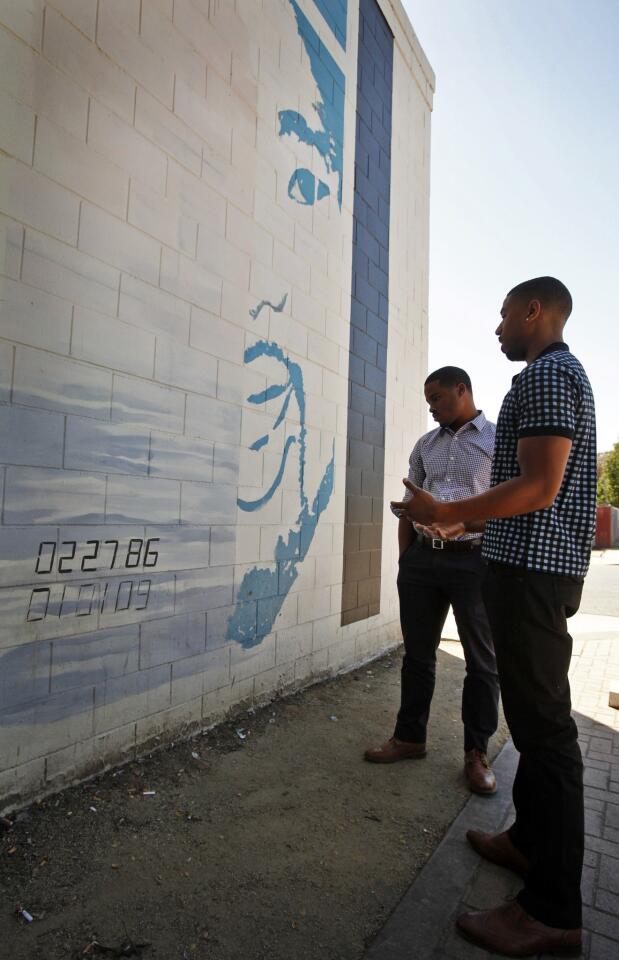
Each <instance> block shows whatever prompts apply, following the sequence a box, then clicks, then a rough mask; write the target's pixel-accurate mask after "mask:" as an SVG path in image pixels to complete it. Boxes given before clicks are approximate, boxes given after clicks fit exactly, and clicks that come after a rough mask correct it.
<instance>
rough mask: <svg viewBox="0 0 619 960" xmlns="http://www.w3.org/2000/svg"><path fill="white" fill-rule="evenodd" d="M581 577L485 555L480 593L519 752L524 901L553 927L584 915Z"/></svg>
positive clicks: (517, 802) (516, 835)
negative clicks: (572, 677) (578, 670)
mask: <svg viewBox="0 0 619 960" xmlns="http://www.w3.org/2000/svg"><path fill="white" fill-rule="evenodd" d="M582 587H583V584H582V579H580V578H577V577H563V576H555V575H554V574H549V573H535V572H533V571H530V570H523V569H521V568H518V567H509V566H503V565H501V564H490V565H489V568H488V573H487V577H486V580H485V582H484V588H483V590H484V599H485V602H486V607H487V610H488V617H489V620H490V625H491V627H492V634H493V637H494V645H495V649H496V655H497V663H498V667H499V677H500V679H501V694H502V697H503V710H504V711H505V719H506V720H507V723H508V726H509V729H510V733H511V735H512V738H513V741H514V744H515V746H516V749H517V750H519V751H520V761H519V763H518V770H517V772H516V777H515V780H514V787H513V796H514V806H515V808H516V822H515V823H514V825H513V826H512V827H511V828H510V831H509V832H510V837H511V840H512V842H513V844H514V846H515V847H517V849H518V850H520V851H521V852H522V853H523V854H524V855H525V856H526V857H528V858H529V861H530V867H529V871H528V874H527V879H526V883H525V886H524V889H523V890H521V892H520V893H519V895H518V900H519V901H520V903H521V904H522V906H523V908H524V909H525V910H526V911H527V913H529V914H530V915H531V916H533V917H535V918H536V920H540V921H541V922H542V923H545V924H547V925H548V926H551V927H560V928H568V929H569V928H574V927H580V926H581V924H582V905H581V896H580V879H581V873H582V862H583V854H584V800H583V764H582V757H581V753H580V747H579V745H578V731H577V729H576V724H575V722H574V719H573V717H572V715H571V699H570V685H569V682H568V676H567V673H568V670H569V666H570V658H571V654H572V638H571V636H570V634H569V633H568V630H567V617H570V616H572V614H574V613H576V611H577V609H578V606H579V604H580V597H581V593H582Z"/></svg>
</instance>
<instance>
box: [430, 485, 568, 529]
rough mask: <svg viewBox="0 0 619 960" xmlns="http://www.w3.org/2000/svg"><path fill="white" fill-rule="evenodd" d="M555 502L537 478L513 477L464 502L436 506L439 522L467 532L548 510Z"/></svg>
mask: <svg viewBox="0 0 619 960" xmlns="http://www.w3.org/2000/svg"><path fill="white" fill-rule="evenodd" d="M553 500H554V495H551V493H550V491H549V489H548V485H547V484H546V483H544V482H543V481H540V480H538V479H537V478H535V479H533V478H531V479H529V478H527V477H513V479H511V480H506V481H505V482H504V483H499V484H497V486H496V487H491V488H490V490H487V491H486V492H485V493H480V494H478V496H476V497H469V498H468V499H467V500H452V501H450V502H449V503H444V502H441V503H440V504H439V506H438V513H439V517H438V521H439V522H443V523H457V522H458V521H461V522H462V523H464V524H465V525H466V528H467V530H471V531H474V530H475V529H476V526H477V524H482V523H483V522H484V521H485V520H492V519H497V518H500V517H514V516H518V515H519V514H523V513H531V512H532V511H533V510H541V509H543V508H544V507H549V506H550V505H551V504H552V502H553Z"/></svg>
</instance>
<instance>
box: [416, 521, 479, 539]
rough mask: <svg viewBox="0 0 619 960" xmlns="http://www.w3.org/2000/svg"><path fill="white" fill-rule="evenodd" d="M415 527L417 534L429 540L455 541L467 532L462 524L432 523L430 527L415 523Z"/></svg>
mask: <svg viewBox="0 0 619 960" xmlns="http://www.w3.org/2000/svg"><path fill="white" fill-rule="evenodd" d="M415 526H416V529H417V531H418V532H419V533H422V534H423V535H424V537H428V538H429V539H430V540H456V539H457V538H458V537H461V536H462V535H463V534H465V533H466V532H467V530H466V527H465V526H464V524H463V523H433V524H432V525H431V526H425V525H424V524H423V523H417V524H415Z"/></svg>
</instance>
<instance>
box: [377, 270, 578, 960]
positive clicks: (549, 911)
mask: <svg viewBox="0 0 619 960" xmlns="http://www.w3.org/2000/svg"><path fill="white" fill-rule="evenodd" d="M571 309H572V298H571V296H570V293H569V291H568V290H567V288H566V287H565V286H564V285H563V284H562V283H561V282H560V281H559V280H555V279H554V278H553V277H539V278H537V279H535V280H529V281H526V282H525V283H521V284H519V285H518V286H517V287H514V288H513V290H511V291H510V292H509V293H508V295H507V297H506V299H505V301H504V303H503V307H502V309H501V317H502V320H501V323H500V324H499V327H498V328H497V331H496V332H497V335H498V337H499V341H500V343H501V349H502V351H503V353H505V354H506V356H507V357H508V359H509V360H525V361H526V364H527V366H526V367H525V369H524V370H523V371H522V372H521V373H520V374H519V375H518V376H517V377H515V378H514V380H513V383H512V388H511V390H510V391H509V393H508V394H507V396H506V397H505V400H504V402H503V406H502V408H501V412H500V415H499V420H498V423H497V433H496V447H495V455H494V460H493V467H492V485H491V488H490V490H489V491H488V492H487V493H483V494H480V495H479V496H476V497H472V498H470V499H467V500H461V501H459V502H458V503H449V504H447V503H441V502H440V501H436V500H434V499H433V497H431V496H430V495H429V494H428V493H427V492H426V491H424V490H421V489H420V488H419V487H415V486H414V485H413V484H410V483H409V482H408V481H405V483H406V485H407V487H408V488H409V491H410V492H411V493H412V497H411V498H410V499H409V500H408V501H407V502H400V503H398V504H395V507H396V508H401V509H404V510H405V512H406V515H407V516H408V517H409V518H410V519H412V520H416V521H419V522H422V523H435V524H436V523H439V524H441V523H448V524H449V523H453V522H455V521H457V520H460V521H462V522H463V523H464V524H465V526H466V529H468V530H476V529H480V528H481V526H482V525H483V522H484V521H488V522H487V524H486V533H485V535H484V548H483V553H484V555H485V557H486V559H487V561H488V573H487V576H486V579H485V581H484V600H485V604H486V609H487V611H488V617H489V620H490V624H491V627H492V635H493V638H494V645H495V650H496V654H497V663H498V668H499V677H500V680H501V693H502V697H503V706H504V710H505V716H506V719H507V722H508V724H509V728H510V731H511V734H512V737H513V740H514V743H515V745H516V747H517V749H518V750H519V751H520V761H519V765H518V770H517V773H516V777H515V780H514V787H513V798H514V806H515V809H516V819H515V822H514V824H513V825H512V826H511V827H510V829H509V830H507V831H505V832H504V833H500V834H497V835H496V836H492V835H491V834H486V833H482V832H481V831H477V830H470V831H469V833H468V834H467V837H468V840H469V842H470V843H471V845H472V846H473V847H474V848H475V850H476V851H477V852H478V853H479V854H480V855H481V856H483V857H485V858H486V859H488V860H491V861H493V862H494V863H499V864H501V865H502V866H506V867H508V868H510V869H512V870H514V871H516V872H517V873H520V874H521V875H522V876H523V877H524V879H525V883H524V888H523V889H522V890H521V891H520V893H519V894H518V897H517V898H516V899H515V900H513V901H511V902H510V903H507V904H504V905H502V906H500V907H496V908H494V909H492V910H485V911H481V912H479V913H467V914H463V915H462V916H461V917H459V918H458V928H459V930H460V932H461V933H462V934H463V935H464V936H466V937H467V938H468V939H472V940H474V941H475V942H476V943H480V944H482V945H483V946H484V947H485V948H486V949H490V950H492V951H495V952H499V953H507V954H509V955H510V956H529V955H530V954H540V953H553V954H556V953H564V954H567V953H574V952H578V951H579V948H580V946H581V926H582V904H581V896H580V880H581V872H582V860H583V851H584V809H583V782H582V774H583V766H582V758H581V755H580V749H579V746H578V740H577V734H578V731H577V729H576V724H575V723H574V720H573V718H572V716H571V702H570V688H569V683H568V669H569V664H570V657H571V649H572V639H571V637H570V635H569V633H568V630H567V622H566V618H567V617H570V616H572V614H574V613H575V612H576V610H577V609H578V606H579V603H580V597H581V593H582V586H583V579H584V576H585V574H586V572H587V569H588V565H589V557H590V552H591V538H592V535H593V530H594V523H595V488H596V446H595V412H594V404H593V395H592V392H591V386H590V384H589V381H588V379H587V375H586V373H585V371H584V370H583V368H582V366H581V364H580V363H579V361H578V360H577V359H576V357H574V356H573V355H572V354H571V353H570V351H569V348H568V347H567V345H566V344H565V343H564V342H563V327H564V325H565V322H566V320H567V318H568V317H569V315H570V312H571Z"/></svg>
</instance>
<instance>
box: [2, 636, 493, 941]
mask: <svg viewBox="0 0 619 960" xmlns="http://www.w3.org/2000/svg"><path fill="white" fill-rule="evenodd" d="M446 646H447V647H449V648H450V649H451V650H453V651H454V653H455V651H456V648H457V647H458V645H456V644H448V645H446ZM454 653H448V652H445V651H444V650H442V651H441V652H440V654H439V657H440V668H439V672H438V683H437V689H436V693H435V697H434V703H433V708H432V717H431V730H430V736H429V741H428V743H429V748H430V749H429V751H428V756H427V758H426V759H424V760H415V761H407V762H404V763H400V764H396V765H394V766H375V765H373V764H369V763H365V762H363V760H362V753H363V749H364V748H365V747H366V746H368V745H370V744H373V743H377V742H380V741H381V740H382V739H384V738H385V736H388V735H389V734H390V733H391V730H392V725H393V719H394V715H395V710H396V708H397V703H398V696H399V665H400V654H399V653H396V654H393V655H389V656H386V657H384V658H383V659H381V660H377V661H374V662H373V663H372V664H370V665H369V666H366V667H363V668H361V669H360V670H357V671H356V672H354V673H349V674H346V675H345V676H342V677H339V678H337V679H335V680H332V681H329V682H326V683H323V684H320V685H318V686H314V687H312V688H310V689H308V690H306V691H304V692H302V693H300V694H296V695H294V696H292V697H290V698H288V699H285V700H280V701H277V702H275V703H273V704H271V705H270V706H268V707H266V708H264V709H262V710H260V711H257V712H255V713H251V712H250V714H246V715H245V716H243V717H241V718H237V720H236V721H235V722H234V723H231V724H226V725H223V726H221V727H219V728H218V729H216V730H214V731H211V732H210V733H208V734H205V735H202V736H200V737H198V738H196V739H193V740H191V741H190V742H185V743H181V744H177V745H176V746H174V747H172V748H169V749H166V750H165V751H161V752H158V753H156V754H153V755H152V756H150V757H148V758H146V759H144V760H143V761H140V762H133V763H131V764H129V765H128V766H126V767H123V768H122V769H119V770H117V771H115V772H113V771H111V772H109V773H106V774H105V775H103V776H100V777H97V778H96V779H95V780H92V781H90V782H89V783H87V784H85V785H81V786H78V787H73V788H71V789H68V790H66V791H65V792H64V793H62V794H60V795H58V796H56V797H52V798H49V799H47V800H45V801H43V802H42V803H40V804H35V805H34V806H32V807H31V808H30V809H28V810H27V811H24V812H23V813H22V814H21V815H20V816H18V817H17V818H16V822H15V823H14V825H12V826H10V827H8V829H4V832H3V835H2V837H1V838H0V865H1V867H0V897H1V899H0V958H2V960H5V958H6V960H78V958H83V957H93V958H97V957H114V956H142V957H143V958H145V960H151V958H152V960H291V958H295V960H319V958H320V960H358V958H359V957H361V955H362V954H363V951H364V948H365V945H366V944H367V943H368V942H369V941H370V940H371V939H372V937H373V936H374V934H375V933H376V932H377V931H378V929H379V928H380V927H381V926H382V924H383V922H384V920H385V919H386V917H387V916H388V914H389V913H390V912H391V911H392V910H393V908H394V907H395V906H396V904H397V902H398V901H399V899H400V898H401V896H402V895H403V893H404V892H405V890H406V889H407V887H408V886H409V885H410V883H411V882H412V880H413V879H414V877H415V875H416V874H417V872H418V871H419V870H420V868H421V867H422V866H423V864H424V863H425V862H426V860H427V859H428V858H429V856H430V855H431V854H432V851H433V850H434V849H435V847H436V846H437V844H438V842H439V841H440V839H441V838H442V836H443V834H444V833H445V831H446V830H447V828H448V827H449V825H450V823H451V822H452V821H453V819H454V818H455V816H456V815H457V814H458V812H459V811H460V809H461V808H462V806H463V805H464V803H465V802H466V800H467V797H468V792H467V790H466V788H465V786H464V783H463V780H462V775H461V766H462V728H461V722H460V717H459V712H460V693H461V685H462V677H463V663H462V660H461V659H459V657H458V656H456V655H454ZM237 731H241V734H244V735H245V738H244V739H242V736H239V734H238V732H237ZM505 737H506V731H505V727H504V724H502V726H501V728H500V730H499V732H498V734H497V736H496V737H495V738H494V741H493V745H492V746H493V749H492V755H494V753H496V752H497V750H498V748H499V747H500V746H501V744H502V743H503V742H504V740H505ZM150 791H154V794H153V795H149V792H150ZM488 803H492V800H491V799H489V800H488ZM18 903H19V904H21V905H22V906H23V907H24V908H25V909H26V910H27V911H28V912H29V913H30V914H31V915H33V917H34V919H33V921H32V922H31V923H27V922H26V921H25V920H24V919H23V918H19V917H18V916H17V914H16V910H15V906H16V904H18ZM95 941H96V942H95ZM146 941H148V944H149V945H148V946H145V947H143V948H142V949H138V947H137V946H136V945H137V944H139V943H142V942H146ZM105 947H112V948H114V950H113V951H112V950H110V951H104V948H105ZM123 951H124V952H123Z"/></svg>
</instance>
